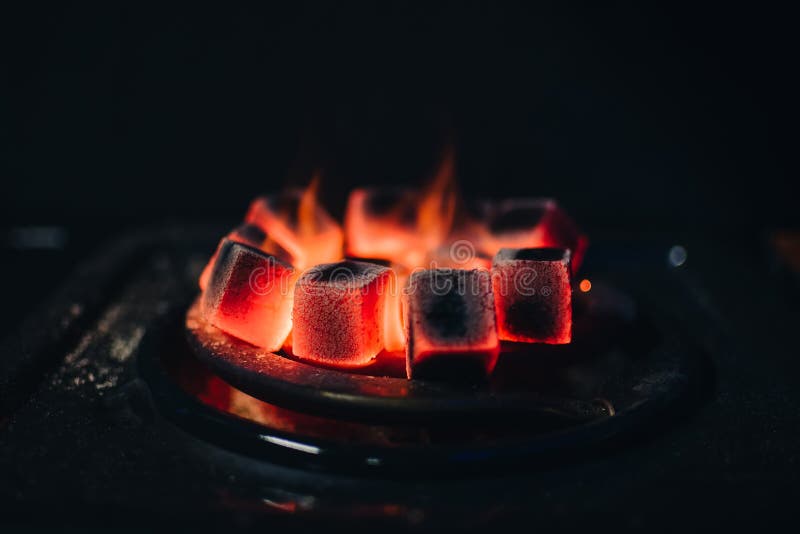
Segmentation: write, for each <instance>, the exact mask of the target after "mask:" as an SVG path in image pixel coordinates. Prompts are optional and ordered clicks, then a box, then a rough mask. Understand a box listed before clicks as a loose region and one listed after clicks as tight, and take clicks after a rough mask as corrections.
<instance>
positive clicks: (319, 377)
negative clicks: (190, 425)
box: [186, 288, 693, 424]
mask: <svg viewBox="0 0 800 534" xmlns="http://www.w3.org/2000/svg"><path fill="white" fill-rule="evenodd" d="M599 289H600V288H598V290H597V291H595V294H601V295H605V297H604V303H605V304H606V308H605V311H604V313H605V314H606V315H605V316H603V317H597V316H596V315H597V312H596V311H592V306H591V305H590V304H591V303H587V302H584V303H583V306H582V308H583V311H581V305H580V304H577V305H576V307H577V310H576V336H575V337H576V342H575V343H574V344H573V345H572V346H558V347H553V346H544V345H534V346H530V345H527V346H525V345H516V344H511V345H510V346H508V347H505V348H504V354H503V355H501V363H500V364H498V369H497V370H496V373H495V374H496V375H500V376H499V377H497V376H493V377H492V380H491V381H490V382H489V383H488V384H481V385H472V386H464V385H460V386H459V385H453V384H446V383H439V382H429V381H424V380H406V379H404V378H396V377H391V376H369V375H363V374H357V373H355V372H348V371H341V370H335V369H328V368H323V367H318V366H316V365H313V364H309V363H304V362H300V361H296V360H293V359H289V358H287V357H285V356H282V355H280V354H275V353H271V352H267V351H264V350H262V349H259V348H257V347H254V346H252V345H250V344H248V343H245V342H242V341H240V340H238V339H235V338H233V337H231V336H229V335H227V334H225V333H224V332H222V331H221V330H219V329H217V328H216V327H213V326H211V325H210V324H208V323H207V322H206V321H205V320H204V319H203V317H202V314H201V313H200V303H199V300H198V301H195V303H194V304H193V305H192V306H191V308H190V309H189V311H188V312H187V315H186V331H187V337H188V340H189V344H190V346H191V347H192V350H193V351H194V353H195V355H196V356H197V357H198V358H199V359H200V360H201V361H203V362H204V363H205V364H206V365H207V366H209V367H210V368H211V369H212V370H213V372H215V373H216V374H217V375H219V376H220V377H222V378H223V379H224V380H226V381H227V382H229V383H230V384H232V385H233V386H235V387H237V388H238V389H240V390H242V391H244V392H246V393H248V394H250V395H252V396H254V397H257V398H259V399H262V400H264V401H267V402H270V403H274V404H277V405H279V406H284V407H287V408H290V409H294V410H299V411H303V412H307V413H313V414H316V415H323V416H331V417H336V418H340V419H346V420H357V421H365V422H376V423H386V422H387V421H388V422H419V421H429V420H431V419H435V420H451V419H453V418H468V419H472V420H475V419H491V420H496V419H498V418H499V419H512V420H513V419H518V418H519V417H528V418H530V417H535V418H543V419H553V418H555V419H559V420H564V421H568V422H570V423H571V424H575V423H580V422H587V421H591V420H595V419H599V418H604V417H609V416H611V415H614V413H615V412H619V411H623V410H625V409H626V408H629V407H632V406H634V405H638V404H640V403H642V402H651V401H653V400H655V398H656V397H659V396H663V395H672V394H674V393H675V390H680V389H682V388H683V387H685V385H686V383H687V382H688V381H689V376H690V375H691V368H692V364H693V362H692V361H690V356H689V355H688V354H687V352H686V351H685V350H682V349H679V348H677V347H674V346H670V341H674V340H671V339H669V336H667V337H663V338H662V339H661V342H660V343H659V342H658V340H657V339H656V338H655V337H654V338H652V339H647V340H646V341H649V342H651V343H652V347H650V349H649V350H647V349H642V348H641V347H636V346H633V347H627V348H624V349H622V350H620V349H619V348H617V347H615V346H614V342H615V338H614V336H613V335H612V336H611V339H609V336H608V335H607V334H608V332H604V331H603V330H604V329H606V328H607V329H608V330H614V331H615V335H616V336H617V337H618V336H623V337H624V336H628V337H636V338H641V337H643V336H644V337H646V336H647V335H648V333H647V332H642V331H641V330H642V329H643V328H644V327H643V325H642V324H641V321H632V322H630V323H627V322H626V320H625V319H623V315H624V314H623V312H622V311H620V310H618V309H615V308H614V306H613V305H614V303H615V302H626V300H625V297H624V296H623V295H621V294H620V293H619V292H617V291H615V290H610V289H608V290H606V291H605V292H604V291H601V290H599ZM609 302H610V303H611V307H610V309H611V312H612V313H611V314H609V313H608V309H609V307H608V304H609ZM609 319H611V321H610V323H609ZM609 324H613V326H608V325H609ZM647 326H649V327H650V329H651V330H655V328H653V325H651V324H648V325H647ZM582 327H583V328H582ZM598 330H600V331H599V332H598ZM650 335H652V333H650ZM581 339H584V343H581ZM613 350H618V351H619V354H618V359H619V358H620V357H621V358H622V359H623V360H624V361H623V364H622V365H621V366H620V365H619V364H618V363H617V364H615V366H614V365H612V366H610V367H609V366H608V365H607V362H604V361H603V357H606V356H608V354H609V351H613ZM598 356H599V357H598ZM525 359H530V360H541V361H543V362H545V364H544V366H543V367H542V366H539V365H536V364H534V365H531V362H530V361H528V362H523V360H525ZM504 360H506V361H504ZM508 360H513V361H514V364H515V371H514V372H513V373H512V372H508V371H506V372H505V373H504V368H505V367H508V365H510V363H509V362H508ZM598 362H599V363H598ZM507 364H508V365H507ZM518 364H519V365H518ZM563 364H566V365H569V366H572V368H573V371H575V373H576V374H581V373H583V374H584V375H587V377H589V378H588V379H582V378H580V377H579V378H577V379H575V378H572V379H568V381H569V384H568V385H567V386H565V387H564V388H561V389H558V388H552V387H549V388H545V391H542V390H541V388H539V387H529V385H526V384H512V385H509V384H508V381H509V378H511V381H512V382H513V381H514V380H516V378H515V377H510V376H508V375H514V374H517V369H519V368H521V369H523V371H519V373H521V374H526V373H527V374H530V373H533V374H538V375H542V376H545V377H546V376H547V375H548V374H553V369H552V368H553V367H554V368H556V370H557V372H562V371H563ZM634 364H636V365H634ZM548 366H549V367H548ZM631 371H633V373H631ZM622 372H624V373H628V374H630V376H629V377H628V378H627V380H628V381H629V383H628V384H625V386H628V387H629V388H630V391H620V389H621V388H611V389H609V388H606V389H607V390H604V389H603V384H599V381H602V380H604V379H605V377H602V375H603V373H607V374H616V373H622ZM654 373H655V374H654ZM503 375H506V376H503ZM598 375H600V376H599V379H600V380H598ZM540 382H541V381H540ZM656 383H658V384H659V387H658V388H654V387H653V385H654V384H656ZM539 385H541V384H537V386H539ZM615 385H619V384H615ZM637 388H638V391H639V392H640V394H634V395H631V394H630V393H631V391H633V392H635V391H637ZM582 389H585V390H594V391H592V393H593V395H591V396H582V395H581V390H582ZM642 393H643V394H642ZM598 398H601V399H604V400H605V402H597V399H598Z"/></svg>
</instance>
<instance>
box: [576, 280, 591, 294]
mask: <svg viewBox="0 0 800 534" xmlns="http://www.w3.org/2000/svg"><path fill="white" fill-rule="evenodd" d="M578 288H579V289H580V290H581V291H583V292H584V293H588V292H589V291H590V290H591V289H592V283H591V282H590V281H589V280H588V279H587V278H584V279H583V280H581V282H580V284H578Z"/></svg>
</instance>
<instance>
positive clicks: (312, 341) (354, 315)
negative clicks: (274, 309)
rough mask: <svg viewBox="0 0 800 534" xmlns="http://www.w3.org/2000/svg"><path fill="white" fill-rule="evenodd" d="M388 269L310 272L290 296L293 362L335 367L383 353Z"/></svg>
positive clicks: (350, 266) (344, 264) (335, 266)
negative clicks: (302, 361) (295, 358)
mask: <svg viewBox="0 0 800 534" xmlns="http://www.w3.org/2000/svg"><path fill="white" fill-rule="evenodd" d="M390 276H391V269H389V268H387V267H383V266H381V265H377V264H374V263H365V262H358V261H341V262H337V263H327V264H322V265H317V266H315V267H312V268H311V269H309V270H308V271H306V272H305V273H303V275H302V276H301V277H300V279H299V280H298V281H297V285H296V286H295V290H294V311H293V321H294V330H293V331H292V343H293V345H292V352H293V353H294V354H295V356H298V357H300V358H306V359H309V360H314V361H316V362H321V363H325V364H329V365H334V366H338V367H357V366H362V365H366V364H368V363H369V362H370V361H371V360H372V359H373V358H374V357H375V356H376V355H377V354H378V353H379V352H380V351H381V350H383V346H384V344H383V335H382V330H383V321H384V313H385V311H384V308H385V303H386V294H387V291H388V289H389V284H390Z"/></svg>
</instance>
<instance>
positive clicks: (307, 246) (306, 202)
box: [245, 184, 344, 269]
mask: <svg viewBox="0 0 800 534" xmlns="http://www.w3.org/2000/svg"><path fill="white" fill-rule="evenodd" d="M245 221H246V222H248V223H251V224H254V225H256V226H258V227H259V228H261V229H262V230H263V231H264V232H266V233H267V234H268V235H269V236H270V238H271V239H272V240H274V241H275V242H276V243H277V244H278V245H280V246H281V247H283V248H284V249H285V250H286V251H288V252H289V254H291V257H292V265H294V266H296V267H297V268H299V269H305V268H308V267H311V266H312V265H316V264H318V263H323V262H330V261H337V260H339V259H341V258H342V243H343V240H344V237H343V233H342V229H341V227H340V226H339V224H338V223H337V222H336V221H335V220H334V219H333V218H332V217H331V216H330V215H329V214H328V212H327V211H325V209H324V208H323V207H322V205H321V204H320V203H319V202H318V201H317V198H316V185H315V184H312V186H311V187H310V188H309V189H308V190H306V191H301V190H290V191H287V192H284V193H281V194H278V195H271V196H263V197H259V198H256V199H255V200H254V201H253V202H252V203H251V204H250V208H249V209H248V211H247V215H246V216H245Z"/></svg>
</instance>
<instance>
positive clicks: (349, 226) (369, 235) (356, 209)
mask: <svg viewBox="0 0 800 534" xmlns="http://www.w3.org/2000/svg"><path fill="white" fill-rule="evenodd" d="M415 198H416V197H415V194H414V192H413V191H412V190H409V189H405V188H378V187H370V188H363V189H355V190H353V192H352V193H350V198H349V199H348V201H347V210H346V212H345V223H344V226H345V238H346V243H347V253H348V254H349V255H351V256H361V257H367V258H380V259H390V260H395V259H399V258H401V257H402V256H403V254H404V253H405V252H406V251H408V250H409V249H413V248H416V244H417V243H418V242H419V241H420V237H419V235H418V233H417V210H416V203H415Z"/></svg>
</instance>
